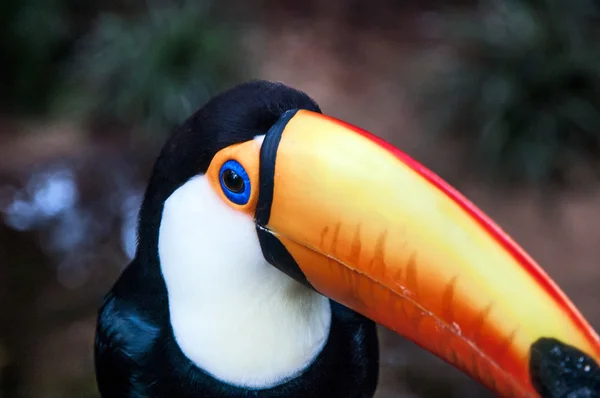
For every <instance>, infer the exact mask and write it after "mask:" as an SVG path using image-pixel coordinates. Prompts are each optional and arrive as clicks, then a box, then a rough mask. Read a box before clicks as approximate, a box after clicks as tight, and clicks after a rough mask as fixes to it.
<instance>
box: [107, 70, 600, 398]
mask: <svg viewBox="0 0 600 398" xmlns="http://www.w3.org/2000/svg"><path fill="white" fill-rule="evenodd" d="M376 324H381V325H383V326H385V327H387V328H389V329H391V330H393V331H395V332H397V333H398V334H400V335H402V336H405V337H406V338H408V339H410V340H411V341H413V342H415V343H416V344H418V345H420V346H421V347H423V348H425V349H426V350H428V351H430V352H433V353H434V354H436V355H438V356H439V357H441V358H443V359H444V360H446V361H447V362H449V363H451V364H453V365H455V366H457V367H458V368H460V369H461V370H463V371H464V372H466V373H468V374H469V375H471V376H472V377H473V378H475V379H476V380H479V381H480V382H481V383H483V384H485V385H486V386H487V387H489V388H490V389H492V390H493V391H495V392H497V393H498V395H499V396H502V397H532V398H533V397H565V398H566V397H570V398H574V397H587V398H590V397H600V395H599V390H600V371H598V362H599V360H600V339H599V338H598V335H597V334H596V333H595V332H594V330H593V329H592V328H591V326H590V325H589V324H588V323H587V322H586V320H585V319H584V318H583V317H582V315H581V314H580V313H579V312H578V310H577V309H576V308H575V307H574V305H573V304H572V303H571V302H570V301H569V299H568V298H567V297H566V296H565V294H564V293H563V292H562V291H561V290H560V289H559V288H558V287H557V285H556V284H555V283H554V282H553V281H552V280H551V279H550V278H549V277H548V276H547V275H546V273H544V271H543V270H542V269H541V268H540V267H539V266H538V265H537V264H536V262H535V261H534V260H533V259H532V258H531V257H530V256H529V255H528V254H527V253H526V252H525V251H524V250H523V249H522V248H521V247H519V246H518V245H517V244H516V243H515V242H513V241H512V240H511V238H510V237H509V236H507V235H506V234H505V233H504V232H503V231H502V230H501V229H500V228H499V227H498V226H497V225H496V224H494V223H493V222H492V221H491V220H490V219H489V218H488V217H486V215H485V214H483V213H482V212H481V211H480V210H479V209H478V208H477V207H475V206H474V205H473V204H472V203H471V202H469V201H468V200H467V199H466V198H464V197H463V196H462V195H461V194H460V193H459V192H457V191H456V190H455V189H453V188H452V187H451V186H449V185H448V184H447V183H445V182H444V181H443V180H442V179H440V178H439V177H438V176H436V175H435V174H433V173H432V172H431V171H429V170H428V169H426V168H425V167H423V166H422V165H421V164H419V163H418V162H416V161H415V160H413V159H411V158H410V157H409V156H407V155H406V154H404V153H403V152H401V151H400V150H398V149H396V148H394V147H392V146H391V145H389V144H387V143H386V142H384V141H383V140H381V139H379V138H377V137H375V136H373V135H371V134H369V133H367V132H365V131H363V130H361V129H359V128H357V127H354V126H352V125H349V124H347V123H345V122H342V121H340V120H337V119H335V118H332V117H328V116H325V115H323V114H322V112H321V110H320V108H319V106H318V105H317V104H316V103H315V101H313V100H312V99H311V98H310V97H309V96H308V95H307V94H305V93H303V92H301V91H298V90H296V89H293V88H291V87H288V86H286V85H284V84H280V83H272V82H266V81H252V82H248V83H244V84H241V85H238V86H236V87H234V88H232V89H230V90H228V91H225V92H224V93H222V94H220V95H218V96H216V97H214V98H212V99H211V100H210V101H208V102H207V103H206V104H205V105H204V106H203V107H202V108H201V109H199V110H198V111H197V112H196V113H194V114H193V115H192V116H191V117H190V118H189V119H188V120H186V121H185V122H184V123H183V124H182V125H181V126H180V127H179V128H178V129H177V130H176V131H175V132H174V133H173V134H172V136H171V137H170V138H169V139H168V141H167V142H166V144H165V146H164V148H163V149H162V151H161V153H160V156H159V157H158V160H157V161H156V163H155V166H154V168H153V171H152V175H151V177H150V181H149V184H148V186H147V190H146V192H145V196H144V200H143V203H142V206H141V209H140V213H139V222H138V245H137V251H136V254H135V258H134V259H133V260H132V262H131V263H130V264H129V265H128V266H127V267H126V268H125V270H124V271H123V273H122V274H121V276H120V277H119V279H118V280H117V282H116V283H115V285H114V286H113V288H112V289H111V291H110V292H109V293H108V294H107V296H106V297H105V300H104V303H103V305H102V307H101V309H100V312H99V317H98V326H97V332H96V343H95V363H96V374H97V381H98V386H99V390H100V392H101V395H102V396H103V397H104V398H142V397H144V398H157V397H177V398H188V397H189V398H192V397H332V398H334V397H344V398H351V397H372V396H373V395H374V392H375V389H376V386H377V380H378V365H379V357H378V355H379V353H378V350H379V348H378V341H377V335H376ZM569 394H571V395H569Z"/></svg>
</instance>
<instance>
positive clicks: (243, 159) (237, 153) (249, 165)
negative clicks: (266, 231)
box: [206, 140, 261, 218]
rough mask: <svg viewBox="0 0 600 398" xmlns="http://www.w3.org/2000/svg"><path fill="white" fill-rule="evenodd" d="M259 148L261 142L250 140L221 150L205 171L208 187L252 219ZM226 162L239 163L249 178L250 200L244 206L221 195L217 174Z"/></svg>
mask: <svg viewBox="0 0 600 398" xmlns="http://www.w3.org/2000/svg"><path fill="white" fill-rule="evenodd" d="M260 147H261V141H259V140H250V141H246V142H242V143H241V144H235V145H232V146H228V147H226V148H224V149H221V150H220V151H219V152H217V153H216V155H215V156H214V157H213V160H212V161H211V162H210V166H209V167H208V170H207V171H206V176H207V177H208V180H209V182H210V185H211V187H212V188H213V189H214V190H215V192H216V193H217V195H219V196H220V197H221V199H222V200H223V201H224V202H225V203H227V204H228V205H229V206H231V207H232V208H234V209H235V210H238V211H241V212H244V213H246V214H248V215H249V216H250V217H252V218H254V212H255V211H256V202H257V201H258V183H259V179H258V171H259V162H260ZM228 160H235V161H237V162H238V163H240V164H241V165H242V166H243V167H244V169H245V170H246V173H248V177H249V178H250V199H249V200H248V203H246V204H244V205H238V204H235V203H233V202H232V201H230V200H229V199H228V198H227V197H226V196H225V194H224V193H223V188H222V187H221V181H220V178H219V174H220V171H221V167H222V166H223V164H225V162H227V161H228Z"/></svg>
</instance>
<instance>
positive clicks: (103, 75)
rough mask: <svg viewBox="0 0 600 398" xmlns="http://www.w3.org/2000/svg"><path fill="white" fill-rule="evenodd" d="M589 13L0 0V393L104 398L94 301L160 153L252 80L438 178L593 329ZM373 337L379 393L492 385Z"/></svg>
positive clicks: (596, 289)
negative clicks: (223, 93) (96, 364)
mask: <svg viewBox="0 0 600 398" xmlns="http://www.w3.org/2000/svg"><path fill="white" fill-rule="evenodd" d="M248 3H252V4H251V5H250V4H248ZM598 16H599V7H598V4H597V3H595V2H593V1H583V0H570V1H568V0H564V1H558V0H555V1H550V0H529V1H526V0H522V1H515V0H502V1H500V0H498V1H492V0H481V1H475V0H473V1H468V0H463V1H457V0H454V1H434V0H429V1H417V0H413V1H392V0H371V1H359V0H352V1H343V0H312V1H291V0H285V1H275V0H261V1H254V2H243V1H238V2H236V1H231V0H228V1H219V2H217V1H195V2H192V1H190V2H184V1H182V2H177V1H155V0H147V1H141V0H106V1H100V0H90V1H87V2H81V1H76V0H2V2H1V4H0V74H1V75H0V76H1V79H0V220H1V222H0V397H1V398H17V397H19V398H21V397H22V398H59V397H82V398H88V397H90V398H91V397H97V396H98V394H97V392H96V386H95V380H94V373H93V365H92V345H93V333H94V327H95V313H96V310H97V308H98V306H99V303H100V300H101V297H102V295H103V294H104V293H105V292H106V291H107V290H108V289H109V287H110V286H111V284H112V283H113V281H114V280H115V279H116V277H117V276H118V274H119V272H120V271H121V270H122V268H123V266H125V265H126V264H127V262H128V259H129V256H130V255H131V254H132V251H133V250H134V244H135V240H134V233H135V230H134V228H135V217H136V211H137V208H138V206H139V203H140V202H139V201H140V195H141V194H142V192H143V189H144V187H145V183H146V180H147V178H148V174H149V170H150V167H151V165H152V162H153V161H154V159H155V157H156V156H157V154H158V151H159V149H160V146H161V145H162V143H163V142H164V140H165V137H166V136H167V135H168V133H169V131H170V129H171V128H172V127H173V126H175V125H177V123H179V122H180V121H181V120H182V119H183V118H185V117H186V116H188V115H189V114H191V113H192V112H193V111H194V110H195V109H196V108H198V107H199V106H201V105H202V103H203V102H204V101H206V100H207V99H208V98H209V97H210V96H212V95H214V94H216V93H217V92H219V91H220V90H222V89H224V88H227V87H230V86H231V85H233V84H235V83H238V82H241V81H243V80H245V79H249V78H256V77H259V78H265V79H270V80H279V81H283V82H285V83H287V84H289V85H293V86H295V87H297V88H299V89H302V90H304V91H306V92H308V93H309V94H310V95H311V96H312V97H314V98H315V99H316V100H317V102H319V104H320V105H321V107H322V109H323V110H324V112H325V113H328V114H330V115H332V116H335V117H338V118H342V119H345V120H347V121H348V122H350V123H353V124H356V125H359V126H361V127H363V128H365V129H367V130H370V131H372V132H373V133H375V134H377V135H380V136H382V137H384V138H385V139H387V140H389V141H390V142H392V143H393V144H395V145H397V146H399V147H400V148H401V149H403V150H404V151H406V152H408V153H409V154H410V155H412V156H414V157H415V158H416V159H418V160H419V161H421V162H422V163H424V164H425V165H426V166H428V167H429V168H431V169H433V170H434V171H435V172H436V173H438V174H440V175H441V176H442V177H443V178H445V179H447V180H448V181H449V182H450V183H451V184H453V185H454V186H455V187H457V188H458V189H459V190H461V191H462V192H464V193H465V194H466V195H467V196H468V197H469V198H471V199H472V200H473V201H474V202H475V203H476V204H477V205H478V206H480V207H481V208H482V209H483V210H484V211H485V212H487V213H488V214H489V215H490V216H492V218H494V219H495V220H496V221H497V222H498V223H499V224H500V225H501V226H502V227H503V228H504V229H505V230H506V231H507V232H508V233H509V234H511V235H512V236H513V237H514V238H515V239H516V240H517V241H518V242H519V243H520V244H522V245H523V246H524V248H525V249H526V250H527V251H529V252H530V253H531V254H532V255H533V257H534V258H536V259H537V260H538V261H539V262H540V263H541V264H542V266H543V267H544V268H545V269H546V270H547V271H548V273H549V274H550V275H551V276H552V277H553V278H555V280H556V281H557V282H558V283H559V284H560V285H561V286H562V287H563V289H564V290H565V291H566V293H567V294H568V295H569V296H570V297H571V298H572V300H573V301H574V302H575V304H576V305H577V306H578V307H579V308H580V309H581V311H582V312H583V314H584V315H585V316H586V317H587V318H588V319H589V320H590V321H591V323H592V324H593V325H594V326H595V327H596V328H600V308H599V306H598V302H599V300H600V223H599V222H598V221H600V185H599V184H598V171H599V161H600V157H599V155H600V40H598V39H599V32H598V30H599V28H598V27H600V23H599V18H598ZM524 299H526V298H524ZM381 336H382V341H383V344H382V377H381V381H380V389H379V395H378V396H379V397H406V398H408V397H456V398H468V397H486V396H489V393H487V392H486V391H484V390H483V389H482V388H481V387H479V386H478V385H477V384H476V383H475V382H474V381H472V380H470V379H469V378H467V377H465V376H463V375H461V374H459V373H458V372H457V371H455V370H454V369H452V368H451V367H450V366H448V365H446V364H445V363H443V362H442V361H440V360H438V359H436V358H434V357H433V356H432V355H429V354H427V353H426V352H424V351H422V350H421V349H419V348H418V347H416V346H414V345H413V344H411V343H408V342H406V341H405V340H404V339H402V338H400V337H398V336H395V335H392V334H391V333H390V332H388V331H386V330H383V329H382V330H381Z"/></svg>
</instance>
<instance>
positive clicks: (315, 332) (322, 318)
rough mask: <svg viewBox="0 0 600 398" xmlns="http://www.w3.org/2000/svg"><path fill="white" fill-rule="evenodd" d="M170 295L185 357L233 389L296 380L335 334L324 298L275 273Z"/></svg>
mask: <svg viewBox="0 0 600 398" xmlns="http://www.w3.org/2000/svg"><path fill="white" fill-rule="evenodd" d="M268 271H269V272H265V273H264V274H263V278H261V279H260V280H255V281H252V282H248V281H246V283H239V284H234V283H231V281H228V283H225V284H218V283H215V285H213V286H212V288H211V289H205V288H203V289H198V290H197V291H195V292H194V294H191V295H189V296H188V297H186V298H185V299H181V298H179V297H170V306H169V307H170V315H171V324H172V326H173V332H174V335H175V339H176V341H177V343H178V345H179V347H180V348H181V349H182V351H183V353H184V354H185V355H186V356H187V357H188V358H189V359H190V360H191V361H193V362H194V363H195V364H196V365H197V366H198V367H200V368H202V369H203V370H204V371H206V372H207V373H209V374H211V375H212V376H214V377H216V378H217V379H220V380H222V381H225V382H227V383H229V384H234V385H238V386H244V387H249V388H268V387H272V386H274V385H277V384H279V383H281V382H284V381H286V380H288V379H289V378H291V377H294V376H297V375H298V374H300V373H301V372H302V370H304V369H305V368H306V367H308V366H309V365H310V364H311V363H312V361H313V360H314V358H316V357H317V356H318V355H319V353H320V352H321V350H322V349H323V347H324V345H325V343H326V342H327V337H328V335H329V328H330V325H331V308H330V304H329V301H328V300H327V299H326V298H324V297H323V296H321V295H319V294H317V293H315V292H312V291H310V290H309V289H307V288H305V287H304V286H302V285H300V284H298V283H297V282H295V281H293V280H291V279H289V278H287V277H286V276H285V277H284V278H281V277H279V276H278V275H273V274H275V273H280V271H278V270H276V269H269V270H268Z"/></svg>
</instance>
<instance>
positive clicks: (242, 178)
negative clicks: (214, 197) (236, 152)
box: [219, 160, 251, 206]
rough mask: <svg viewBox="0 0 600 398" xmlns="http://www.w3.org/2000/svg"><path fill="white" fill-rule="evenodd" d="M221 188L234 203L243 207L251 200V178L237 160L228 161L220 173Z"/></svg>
mask: <svg viewBox="0 0 600 398" xmlns="http://www.w3.org/2000/svg"><path fill="white" fill-rule="evenodd" d="M219 175H220V178H219V179H220V180H221V188H222V189H223V193H224V194H225V196H227V198H228V199H229V200H230V201H232V202H233V203H235V204H237V205H240V206H243V205H245V204H246V203H248V200H250V188H251V187H250V177H248V173H247V172H246V170H244V167H243V166H242V165H241V164H239V162H237V161H235V160H228V161H227V162H225V164H224V165H223V166H221V171H220V172H219Z"/></svg>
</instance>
